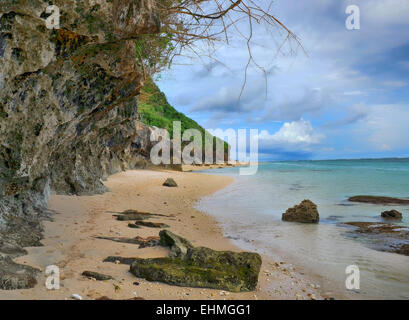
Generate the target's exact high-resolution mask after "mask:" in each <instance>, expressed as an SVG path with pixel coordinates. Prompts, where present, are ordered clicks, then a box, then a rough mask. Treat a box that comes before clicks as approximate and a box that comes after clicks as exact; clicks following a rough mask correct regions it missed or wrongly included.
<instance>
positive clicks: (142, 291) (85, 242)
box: [0, 170, 322, 300]
mask: <svg viewBox="0 0 409 320" xmlns="http://www.w3.org/2000/svg"><path fill="white" fill-rule="evenodd" d="M168 177H172V178H173V179H174V180H175V181H176V182H177V183H178V187H177V188H167V187H164V186H162V183H163V182H164V180H165V179H166V178H168ZM232 181H233V180H232V178H230V177H224V176H219V175H209V174H203V173H193V172H176V171H166V170H162V171H156V170H134V171H127V172H122V173H118V174H115V175H113V176H111V177H110V178H109V179H108V181H106V182H105V185H106V186H107V187H108V188H109V190H110V191H109V192H107V193H105V194H103V195H95V196H82V197H78V196H57V195H53V196H51V199H50V201H49V209H50V210H52V211H54V212H55V214H54V215H53V221H45V222H44V239H43V240H42V244H43V247H35V248H26V250H27V251H28V255H26V256H21V257H19V258H17V259H15V261H16V262H18V263H22V264H26V265H30V266H33V267H36V268H38V269H40V270H41V272H42V274H40V276H39V277H38V284H37V285H36V286H35V287H34V288H33V289H26V290H15V291H2V290H0V299H72V298H71V296H72V294H78V295H80V296H81V297H82V298H83V299H98V298H101V297H104V296H105V297H108V298H110V299H131V298H136V297H139V298H143V299H177V300H180V299H322V296H321V295H320V293H319V288H317V286H316V285H315V284H314V283H313V281H312V280H311V279H312V278H311V277H309V276H308V275H306V274H303V273H302V272H300V271H299V270H297V268H296V266H291V265H288V264H287V263H286V262H285V261H282V260H281V259H277V260H275V261H272V260H269V259H268V258H267V257H265V256H263V257H262V258H263V265H262V268H261V272H260V276H259V284H258V287H257V290H256V291H254V292H247V293H229V292H224V291H221V290H210V289H202V288H184V287H177V286H170V285H166V284H162V283H152V282H148V281H146V280H144V279H139V278H136V277H135V276H134V275H132V274H131V273H130V272H129V266H128V265H124V264H115V263H109V262H103V260H104V259H105V258H106V257H108V256H122V257H139V258H150V257H162V256H166V255H167V254H168V250H167V249H166V248H163V247H149V248H143V249H138V246H137V245H135V244H127V243H118V242H114V241H110V240H104V239H97V238H96V237H100V236H103V237H136V236H140V237H143V238H146V237H149V236H157V235H158V233H159V231H160V229H157V228H149V227H142V228H140V229H132V228H129V227H128V222H125V221H117V220H116V219H115V217H114V216H113V215H114V214H115V212H122V211H124V210H128V209H136V210H139V211H145V212H150V213H158V214H163V215H167V217H155V219H151V220H150V221H152V222H163V223H166V224H167V225H169V228H168V229H169V230H170V231H172V232H174V233H176V234H178V235H180V236H182V237H185V238H187V239H189V240H190V241H191V242H192V244H193V245H195V246H206V247H209V248H212V249H215V250H231V251H241V249H240V248H238V247H236V246H234V245H233V244H232V243H231V242H230V241H229V239H227V238H224V237H223V234H222V230H221V229H220V227H219V226H218V224H217V222H216V221H215V219H214V218H212V217H210V216H209V215H206V214H204V213H202V212H200V211H198V210H196V209H195V208H194V205H195V202H196V201H197V200H199V199H200V198H202V197H204V196H207V195H210V194H212V193H214V192H216V191H218V190H220V189H221V188H224V187H226V186H227V185H229V184H230V183H232ZM49 265H57V266H58V267H59V269H60V279H61V281H60V289H59V290H47V289H46V287H45V281H46V275H45V270H46V267H47V266H49ZM86 270H88V271H95V272H99V273H103V274H107V275H110V276H112V277H113V278H114V279H113V280H107V281H95V280H94V279H88V278H86V277H84V276H82V275H81V274H82V272H83V271H86Z"/></svg>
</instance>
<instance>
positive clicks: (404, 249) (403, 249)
mask: <svg viewBox="0 0 409 320" xmlns="http://www.w3.org/2000/svg"><path fill="white" fill-rule="evenodd" d="M395 253H399V254H403V255H405V256H409V244H403V245H401V246H400V247H398V248H396V251H395Z"/></svg>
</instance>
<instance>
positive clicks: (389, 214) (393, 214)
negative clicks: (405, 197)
mask: <svg viewBox="0 0 409 320" xmlns="http://www.w3.org/2000/svg"><path fill="white" fill-rule="evenodd" d="M381 217H382V218H384V219H395V220H402V213H400V212H399V211H397V210H390V211H384V212H382V213H381Z"/></svg>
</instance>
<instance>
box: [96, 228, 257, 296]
mask: <svg viewBox="0 0 409 320" xmlns="http://www.w3.org/2000/svg"><path fill="white" fill-rule="evenodd" d="M159 236H160V245H162V246H165V247H169V248H170V252H169V256H168V257H164V258H151V259H139V258H124V257H117V256H111V257H107V258H106V259H105V260H104V261H105V262H114V263H118V262H119V263H122V264H128V265H130V272H131V273H133V274H134V275H135V276H136V277H139V278H144V279H146V280H148V281H158V282H163V283H167V284H171V285H176V286H184V287H196V288H212V289H221V290H228V291H231V292H245V291H253V290H255V289H256V287H257V283H258V275H259V272H260V268H261V257H260V255H259V254H257V253H251V252H231V251H215V250H212V249H210V248H206V247H194V246H193V245H192V244H191V243H190V242H189V241H188V240H186V239H184V238H182V237H179V236H177V235H175V234H173V233H172V232H170V231H168V230H162V231H161V232H160V233H159Z"/></svg>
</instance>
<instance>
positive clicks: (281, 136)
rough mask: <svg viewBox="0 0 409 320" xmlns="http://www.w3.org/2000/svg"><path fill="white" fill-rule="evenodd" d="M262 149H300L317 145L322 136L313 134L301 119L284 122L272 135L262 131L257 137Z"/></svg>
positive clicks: (307, 122)
mask: <svg viewBox="0 0 409 320" xmlns="http://www.w3.org/2000/svg"><path fill="white" fill-rule="evenodd" d="M258 138H259V143H260V145H261V147H262V148H277V147H280V148H283V149H292V148H294V147H297V148H302V147H308V146H310V145H313V144H319V143H320V142H321V141H322V140H323V139H324V136H323V135H321V134H318V133H316V132H315V130H314V128H313V127H312V125H311V123H310V122H309V121H305V120H303V119H301V120H299V121H292V122H285V123H284V124H283V126H282V127H281V128H280V130H278V131H277V132H276V133H274V134H270V133H269V132H268V131H267V130H263V131H261V132H260V134H259V135H258Z"/></svg>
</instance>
